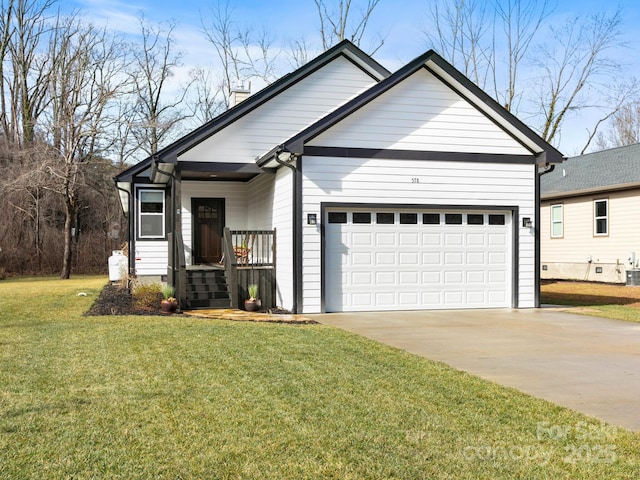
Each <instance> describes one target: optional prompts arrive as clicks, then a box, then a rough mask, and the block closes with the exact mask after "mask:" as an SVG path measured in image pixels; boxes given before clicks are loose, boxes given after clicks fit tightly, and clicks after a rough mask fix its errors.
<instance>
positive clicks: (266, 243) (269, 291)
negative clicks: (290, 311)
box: [222, 228, 276, 308]
mask: <svg viewBox="0 0 640 480" xmlns="http://www.w3.org/2000/svg"><path fill="white" fill-rule="evenodd" d="M275 252H276V230H275V229H274V230H230V229H229V228H225V229H224V240H223V259H222V263H223V264H224V269H225V274H226V277H227V283H228V284H229V290H230V291H229V295H230V297H231V307H232V308H239V306H240V305H242V303H241V302H242V301H243V300H244V299H246V298H248V293H247V287H248V286H249V285H250V284H252V283H255V284H257V285H258V292H259V296H260V298H261V300H262V303H263V306H264V307H274V306H275V295H276V283H275V266H276V253H275Z"/></svg>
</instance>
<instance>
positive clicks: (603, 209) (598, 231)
mask: <svg viewBox="0 0 640 480" xmlns="http://www.w3.org/2000/svg"><path fill="white" fill-rule="evenodd" d="M593 234H594V235H597V236H600V235H608V234H609V200H606V199H604V200H595V201H594V202H593Z"/></svg>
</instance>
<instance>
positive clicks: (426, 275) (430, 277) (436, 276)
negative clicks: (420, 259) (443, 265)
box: [422, 271, 442, 284]
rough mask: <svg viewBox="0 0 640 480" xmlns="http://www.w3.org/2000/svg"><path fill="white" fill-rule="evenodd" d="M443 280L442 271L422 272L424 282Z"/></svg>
mask: <svg viewBox="0 0 640 480" xmlns="http://www.w3.org/2000/svg"><path fill="white" fill-rule="evenodd" d="M441 281H442V272H440V271H437V272H428V271H427V272H424V271H423V272H422V283H425V284H429V283H440V282H441Z"/></svg>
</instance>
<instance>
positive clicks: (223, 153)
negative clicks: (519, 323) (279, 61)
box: [117, 42, 563, 313]
mask: <svg viewBox="0 0 640 480" xmlns="http://www.w3.org/2000/svg"><path fill="white" fill-rule="evenodd" d="M562 160H563V157H562V155H561V154H560V153H559V152H557V151H556V150H555V149H554V148H553V147H551V146H550V145H548V144H547V143H545V142H544V141H543V140H542V139H540V137H539V136H537V135H536V134H535V133H533V132H532V131H531V130H530V129H529V128H527V127H526V126H525V125H524V124H522V123H521V122H520V121H518V120H517V119H516V118H515V117H513V116H512V115H511V114H510V113H508V112H507V111H505V110H504V109H503V108H502V107H501V106H500V105H498V104H497V103H496V102H495V101H493V100H492V99H490V98H489V97H488V96H487V95H486V94H485V93H484V92H482V91H481V90H480V89H478V88H477V87H476V86H475V85H473V84H472V83H471V82H469V80H467V79H466V78H464V77H463V76H462V75H461V74H460V73H459V72H457V71H456V70H455V69H454V68H453V67H452V66H451V65H449V64H448V63H446V62H445V61H444V60H443V59H442V58H440V57H439V56H438V55H437V54H435V53H434V52H432V51H429V52H427V53H426V54H424V55H422V56H420V57H418V58H416V59H415V60H414V61H412V62H410V63H409V64H407V65H406V66H405V67H403V68H401V69H400V70H398V71H397V72H396V73H394V74H390V73H389V72H387V71H386V70H384V69H383V68H382V67H380V66H379V65H378V64H376V63H375V62H374V61H373V60H372V59H370V58H369V57H367V56H366V55H365V54H363V53H362V52H361V51H359V50H358V49H357V48H356V47H354V46H353V45H352V44H350V43H349V42H342V43H341V44H339V45H338V46H336V47H334V48H333V49H331V50H329V51H328V52H326V53H325V54H323V55H321V56H320V57H318V58H317V59H315V60H313V61H312V62H310V64H308V65H307V66H305V67H302V68H301V69H300V70H298V71H296V72H294V73H292V74H290V75H288V76H286V77H284V78H283V79H282V80H280V81H278V82H276V83H275V84H274V85H272V86H270V87H267V88H266V89H265V91H263V92H260V93H258V94H256V95H255V96H251V97H249V98H248V99H247V100H245V101H244V102H242V103H241V104H239V105H238V106H236V107H234V108H232V109H231V110H230V111H229V112H227V113H225V114H223V115H222V116H221V117H220V118H218V119H216V120H214V121H212V122H211V123H210V124H207V125H205V126H203V127H201V128H200V129H197V130H195V131H194V132H191V133H190V134H188V135H187V136H185V137H184V138H183V139H181V140H179V141H178V142H176V143H175V144H173V145H170V146H169V147H167V148H166V149H164V150H163V151H161V152H159V154H158V155H157V157H155V158H153V159H148V160H146V161H144V162H142V163H141V164H140V165H139V166H138V167H134V168H133V169H130V170H128V171H127V172H124V173H123V174H121V175H120V176H119V177H118V178H117V181H118V185H119V188H120V189H121V192H123V193H122V195H121V196H122V198H123V199H127V198H129V202H130V203H129V204H128V205H129V207H130V208H133V204H134V203H135V202H134V201H133V200H131V198H132V197H135V195H131V196H130V197H127V193H128V192H130V191H134V190H135V188H138V186H139V185H138V184H141V185H142V187H144V186H146V185H152V186H154V187H156V188H157V187H158V185H157V184H166V186H164V185H162V186H164V187H165V188H166V189H167V192H168V195H167V200H166V202H167V210H166V211H167V212H169V211H173V210H172V209H175V211H176V212H179V214H176V215H167V231H169V232H172V231H174V230H175V229H177V230H178V231H179V232H180V233H181V235H177V236H175V235H173V236H172V235H170V238H169V239H168V243H169V245H168V246H166V245H165V247H162V246H161V242H162V241H164V242H165V244H166V243H167V239H162V238H158V239H157V240H158V241H157V242H156V243H155V244H154V245H153V249H154V250H162V248H168V249H169V250H170V251H174V252H177V256H178V257H180V255H181V254H182V253H183V252H184V254H185V257H186V265H187V267H189V268H190V269H191V270H192V271H193V270H194V269H197V268H199V267H201V266H204V267H206V265H203V264H207V265H213V267H211V268H218V269H219V268H220V267H216V265H218V263H217V259H218V258H219V257H220V253H221V250H220V249H219V248H218V249H216V248H209V247H208V245H210V242H212V241H213V242H214V243H215V242H220V241H221V240H220V235H221V234H220V232H218V233H217V235H218V237H216V231H218V229H220V228H221V227H223V226H224V227H228V228H229V229H230V230H233V231H238V232H239V233H238V235H243V237H241V238H243V239H253V238H255V236H256V235H258V234H260V235H262V234H265V232H275V233H273V252H274V255H275V260H274V264H275V278H276V285H275V295H274V298H275V303H276V304H277V305H278V306H280V307H284V308H286V309H290V310H293V311H297V312H301V313H318V312H332V311H335V312H337V311H367V310H397V309H401V310H409V309H442V308H530V307H536V306H538V304H539V295H538V284H539V260H540V258H539V242H538V237H537V232H538V227H539V219H538V212H539V172H540V171H542V170H543V169H544V168H545V167H547V166H548V165H550V164H556V163H560V162H562ZM164 172H166V173H164ZM132 185H135V186H136V187H135V188H133V187H132ZM152 207H153V208H155V209H159V208H160V207H159V206H157V205H155V206H152ZM149 208H151V207H149ZM196 210H197V211H196ZM138 223H139V222H136V221H135V220H132V221H130V225H131V229H132V232H133V233H135V232H137V231H138V229H139V225H138ZM212 232H213V233H212ZM243 232H244V233H243ZM256 232H260V233H256ZM176 237H178V238H177V239H176ZM210 238H213V240H211V239H210ZM216 238H217V239H216ZM238 238H240V237H238ZM250 241H251V242H252V241H253V240H250ZM242 243H243V245H242V249H240V250H239V251H242V252H244V254H245V257H243V258H244V259H245V260H244V261H245V265H246V266H245V267H242V268H245V269H249V263H250V262H247V260H246V258H247V256H246V255H247V254H246V250H247V247H248V250H251V247H252V245H253V244H252V243H251V244H249V245H246V244H245V243H246V241H243V242H242ZM136 245H137V246H138V247H141V249H143V250H144V249H146V250H148V251H151V250H150V245H148V244H147V243H146V242H145V243H140V242H137V244H136ZM226 248H227V250H225V251H226V252H230V251H231V250H229V247H226ZM205 250H206V252H205ZM233 250H234V251H233V252H232V256H233V255H238V253H237V252H236V247H234V249H233ZM130 262H131V263H133V265H134V267H135V269H136V270H137V271H141V270H140V269H141V268H142V267H143V264H141V263H139V262H136V261H132V259H130ZM212 262H213V263H212ZM157 263H158V265H157V267H158V271H159V270H161V267H162V262H157ZM174 264H175V260H174ZM225 268H227V267H226V266H225ZM174 270H175V269H174ZM245 274H247V275H248V274H250V272H249V273H247V271H245ZM175 278H177V276H176V275H175V274H174V275H173V277H172V278H169V279H168V280H169V281H170V282H171V281H175ZM241 287H242V286H241ZM186 302H187V305H188V304H189V303H188V302H189V299H188V298H187V299H186ZM193 304H195V303H193Z"/></svg>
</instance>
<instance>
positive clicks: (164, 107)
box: [130, 17, 188, 155]
mask: <svg viewBox="0 0 640 480" xmlns="http://www.w3.org/2000/svg"><path fill="white" fill-rule="evenodd" d="M174 29H175V25H174V24H169V25H167V26H166V29H163V28H162V27H156V26H153V25H151V24H150V23H149V22H147V21H146V20H145V19H144V17H141V18H140V30H141V42H142V45H141V47H140V48H138V49H135V48H134V53H133V59H134V61H133V70H132V71H131V73H130V79H131V81H132V83H133V85H134V94H135V96H136V98H135V111H136V128H135V129H134V131H133V133H134V135H135V136H136V138H137V141H138V144H139V145H140V147H141V148H142V149H143V150H144V151H145V152H146V153H147V154H148V155H153V154H154V153H156V152H157V151H158V149H159V148H160V145H161V144H162V143H163V142H166V141H167V140H169V139H170V138H172V136H173V135H174V134H176V133H177V128H178V127H179V125H180V122H181V121H182V120H184V119H185V118H187V116H188V115H187V114H186V113H183V110H182V109H181V108H180V107H182V106H183V103H184V100H185V97H186V95H187V92H188V86H177V87H175V86H174V88H175V90H177V92H175V91H174V92H173V95H171V99H170V100H169V99H168V97H169V95H168V94H169V88H170V87H171V85H170V84H169V82H170V80H171V78H172V76H173V74H174V70H175V69H176V68H177V67H179V66H180V60H181V58H182V54H181V53H179V52H175V46H174V40H173V30H174Z"/></svg>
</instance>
